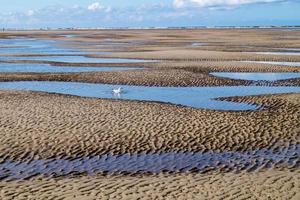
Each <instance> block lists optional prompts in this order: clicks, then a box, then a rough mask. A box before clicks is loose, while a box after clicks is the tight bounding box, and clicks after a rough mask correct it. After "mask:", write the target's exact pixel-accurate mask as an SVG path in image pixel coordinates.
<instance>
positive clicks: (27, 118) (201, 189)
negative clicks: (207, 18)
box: [0, 29, 300, 200]
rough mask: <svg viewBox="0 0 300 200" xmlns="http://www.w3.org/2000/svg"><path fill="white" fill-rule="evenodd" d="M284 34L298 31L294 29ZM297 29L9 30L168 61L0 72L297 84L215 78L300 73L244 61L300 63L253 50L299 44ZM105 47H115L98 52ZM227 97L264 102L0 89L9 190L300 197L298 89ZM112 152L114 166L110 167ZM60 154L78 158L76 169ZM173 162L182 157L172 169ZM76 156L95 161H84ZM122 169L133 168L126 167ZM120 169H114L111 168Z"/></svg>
mask: <svg viewBox="0 0 300 200" xmlns="http://www.w3.org/2000/svg"><path fill="white" fill-rule="evenodd" d="M112 33H113V34H112ZM287 33H288V34H289V35H291V36H293V37H292V38H291V37H285V36H286V34H287ZM69 35H71V36H70V37H68V36H69ZM299 35H300V31H297V30H294V31H289V32H286V31H282V30H281V29H261V30H257V29H245V30H239V29H237V30H233V29H229V30H222V29H202V30H146V31H145V30H80V31H79V30H72V31H65V30H62V31H19V32H2V33H0V38H11V37H15V36H21V37H22V36H25V37H28V36H29V37H33V38H41V39H55V40H57V41H63V42H71V43H64V45H66V46H67V47H72V48H77V49H79V48H82V49H86V51H89V52H91V55H90V56H92V57H117V58H138V59H159V60H160V61H159V62H157V63H131V64H124V63H117V64H105V63H94V64H89V65H88V66H126V67H144V68H145V69H144V70H134V69H133V70H129V71H122V72H119V71H114V72H87V73H69V74H65V73H48V74H44V73H0V81H14V80H16V81H17V80H22V81H24V80H41V81H42V80H43V81H47V80H50V81H75V82H91V83H109V84H127V85H146V86H220V85H227V86H231V85H253V84H255V85H264V84H265V85H272V86H276V85H283V86H299V84H300V82H299V80H300V79H299V78H296V79H290V80H281V81H275V82H252V81H245V80H232V79H227V78H218V77H214V76H212V75H209V73H211V72H300V67H295V66H280V65H273V64H261V63H244V62H240V61H245V60H252V61H286V62H299V61H300V57H299V56H297V55H265V54H262V55H259V54H255V52H256V51H257V52H275V51H278V50H276V49H280V52H282V51H285V50H284V49H287V51H291V49H297V48H299V47H300V38H299V37H298V36H299ZM193 43H201V44H202V45H193ZM5 45H6V44H5ZM101 51H105V52H113V54H105V55H99V54H96V53H93V52H101ZM252 52H253V53H252ZM25 53H26V52H24V55H25ZM11 62H19V63H22V62H23V61H17V60H16V61H11ZM26 63H49V64H54V65H58V66H59V65H61V66H62V65H66V66H86V64H85V63H82V64H78V63H66V64H62V63H59V62H48V61H26ZM220 100H229V101H235V102H245V103H249V104H258V105H262V107H261V109H259V110H257V111H238V112H236V111H216V110H204V109H193V108H189V107H182V106H177V105H171V104H166V103H159V102H144V101H126V100H116V99H115V100H112V99H96V98H81V97H75V96H69V95H59V94H47V93H41V92H29V91H4V90H2V91H0V138H1V140H0V175H1V176H0V180H1V181H0V199H51V198H52V199H280V200H281V199H287V200H288V199H299V197H300V196H299V195H300V193H299V191H300V186H299V179H300V177H299V174H300V173H299V163H300V161H299V147H298V146H299V133H300V129H299V127H300V123H299V122H300V120H299V117H300V94H282V95H261V96H248V97H229V98H220ZM261 152H264V153H261ZM170 154H171V155H172V156H166V155H170ZM173 154H174V155H175V156H174V155H173ZM224 154H226V155H225V156H224ZM228 154H229V155H230V156H228ZM182 155H184V156H186V155H192V156H196V157H197V159H198V160H197V159H192V160H193V161H194V163H188V164H187V165H184V163H185V162H184V161H186V160H187V158H186V157H184V156H183V157H182ZM236 155H239V156H236ZM178 156H179V157H178ZM203 156H204V157H203ZM205 156H206V157H205ZM226 156H228V157H226ZM124 157H125V158H124ZM140 157H142V158H144V157H148V159H149V160H150V161H149V162H150V163H151V165H150V164H147V162H144V163H143V162H140ZM157 157H158V158H159V159H157ZM224 157H226V158H228V159H224ZM188 158H189V159H190V157H188ZM192 158H193V157H192ZM95 159H96V160H95ZM97 159H98V160H97ZM101 159H102V160H101ZM99 160H101V162H100V161H99ZM103 160H104V161H105V162H104V164H103V163H102V161H103ZM178 160H181V162H178V163H177V161H178ZM203 160H204V161H205V163H206V164H203V162H202V161H203ZM77 161H78V162H77ZM106 161H110V163H112V164H111V165H109V167H107V166H106V165H105V163H107V162H106ZM196 161H198V162H199V163H201V164H199V163H197V162H196ZM57 162H58V163H60V162H62V163H71V167H70V166H69V165H70V164H64V165H62V166H61V165H60V164H57ZM136 162H138V164H139V165H137V164H136ZM149 162H148V163H149ZM172 162H175V164H174V165H172V166H169V165H168V164H170V163H172ZM37 163H41V167H39V165H38V164H37ZM74 163H81V165H83V166H85V167H86V168H84V169H83V170H78V169H77V168H76V166H73V165H74ZM95 163H96V164H95ZM177 164H178V166H177ZM16 166H17V167H16ZM120 166H124V168H122V170H120V169H119V167H120ZM151 166H152V167H153V169H154V170H152V168H151ZM162 166H163V167H162ZM20 167H21V168H20ZM22 167H23V168H22ZM114 167H116V168H114ZM125 167H126V168H125ZM111 168H113V169H117V170H116V171H113V173H112V172H111V171H110V170H111ZM149 168H150V169H149ZM125 169H126V170H125ZM158 169H160V170H158ZM89 170H90V171H89ZM91 171H92V172H93V173H90V172H91ZM18 177H21V178H18Z"/></svg>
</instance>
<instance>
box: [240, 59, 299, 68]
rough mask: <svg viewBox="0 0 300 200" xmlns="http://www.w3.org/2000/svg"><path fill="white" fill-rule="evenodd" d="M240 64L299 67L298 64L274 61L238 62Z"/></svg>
mask: <svg viewBox="0 0 300 200" xmlns="http://www.w3.org/2000/svg"><path fill="white" fill-rule="evenodd" d="M240 62H248V63H261V64H271V65H287V66H294V67H300V62H275V61H250V60H249V61H240Z"/></svg>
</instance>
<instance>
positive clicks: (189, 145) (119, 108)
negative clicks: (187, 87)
mask: <svg viewBox="0 0 300 200" xmlns="http://www.w3.org/2000/svg"><path fill="white" fill-rule="evenodd" d="M237 99H238V100H239V101H242V102H248V103H257V104H263V105H264V109H263V110H261V111H253V112H251V111H249V112H247V111H244V112H230V111H229V112H223V111H211V110H202V109H192V108H187V107H180V106H174V105H168V104H161V103H148V102H138V101H123V100H122V101H121V100H104V99H93V98H80V97H73V96H64V95H55V94H51V95H50V94H46V93H33V92H8V91H7V92H6V91H1V96H0V105H1V109H0V111H1V116H2V117H1V118H2V119H1V124H0V133H1V138H2V140H1V142H0V147H1V151H0V157H1V158H2V159H8V158H9V159H13V160H19V159H21V160H22V159H27V158H29V159H33V158H34V157H36V156H37V157H38V158H42V159H46V158H52V157H62V158H65V157H69V158H70V157H71V158H72V157H74V158H75V157H76V158H77V157H82V156H97V155H103V154H108V153H114V154H124V153H141V152H177V151H189V152H204V151H208V150H214V151H224V150H229V151H247V150H255V149H259V148H271V149H276V148H280V147H282V146H286V147H287V146H290V145H293V144H297V142H298V136H299V106H300V102H299V95H298V94H291V95H267V96H260V97H257V96H252V97H239V98H237ZM234 100H236V99H234ZM12 147H13V148H12Z"/></svg>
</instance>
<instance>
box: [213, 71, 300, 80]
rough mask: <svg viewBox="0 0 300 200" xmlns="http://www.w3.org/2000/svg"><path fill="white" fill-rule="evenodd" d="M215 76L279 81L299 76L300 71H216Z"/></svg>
mask: <svg viewBox="0 0 300 200" xmlns="http://www.w3.org/2000/svg"><path fill="white" fill-rule="evenodd" d="M210 74H211V75H213V76H218V77H223V78H231V79H240V80H250V81H278V80H285V79H291V78H299V77H300V73H240V72H214V73H210Z"/></svg>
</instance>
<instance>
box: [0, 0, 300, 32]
mask: <svg viewBox="0 0 300 200" xmlns="http://www.w3.org/2000/svg"><path fill="white" fill-rule="evenodd" d="M0 5H1V6H0V27H6V28H40V27H51V28H59V27H146V26H160V27H165V26H248V25H249V26H251V25H260V26H263V25H300V0H164V1H159V0H127V1H125V0H98V1H97V0H26V1H25V0H0Z"/></svg>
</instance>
